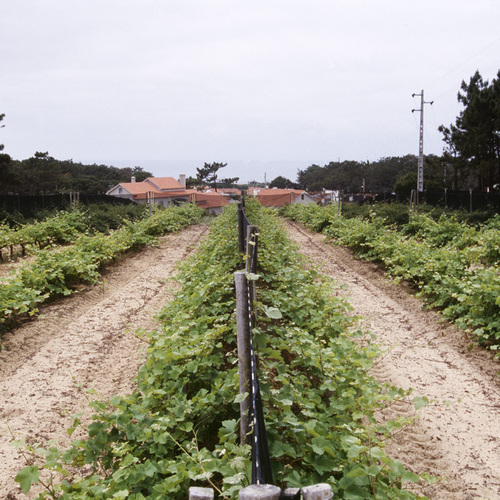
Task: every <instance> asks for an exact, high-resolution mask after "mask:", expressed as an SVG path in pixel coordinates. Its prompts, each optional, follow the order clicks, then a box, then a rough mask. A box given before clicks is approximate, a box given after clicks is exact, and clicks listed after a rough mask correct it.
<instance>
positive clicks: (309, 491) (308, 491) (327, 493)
mask: <svg viewBox="0 0 500 500" xmlns="http://www.w3.org/2000/svg"><path fill="white" fill-rule="evenodd" d="M302 498H303V499H304V500H331V499H332V498H333V492H332V488H331V486H330V485H329V484H326V483H320V484H315V485H313V486H306V487H305V488H302Z"/></svg>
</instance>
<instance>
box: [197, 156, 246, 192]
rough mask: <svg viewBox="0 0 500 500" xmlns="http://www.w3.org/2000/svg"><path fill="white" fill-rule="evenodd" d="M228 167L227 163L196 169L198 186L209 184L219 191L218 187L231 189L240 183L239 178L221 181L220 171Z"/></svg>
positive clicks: (210, 164) (206, 164) (207, 165)
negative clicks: (236, 183)
mask: <svg viewBox="0 0 500 500" xmlns="http://www.w3.org/2000/svg"><path fill="white" fill-rule="evenodd" d="M226 166H227V163H217V162H214V163H205V164H204V165H203V167H202V168H197V169H196V172H197V173H196V179H197V182H198V184H205V183H206V184H208V185H209V186H211V187H213V188H214V189H215V190H216V191H217V186H219V187H220V186H224V187H231V186H232V185H233V184H234V183H235V182H238V180H239V177H231V178H227V179H219V173H218V172H219V170H220V169H221V168H224V167H226Z"/></svg>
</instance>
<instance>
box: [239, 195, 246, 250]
mask: <svg viewBox="0 0 500 500" xmlns="http://www.w3.org/2000/svg"><path fill="white" fill-rule="evenodd" d="M243 217H244V213H243V205H242V204H241V203H238V247H239V251H240V253H245V233H244V230H243Z"/></svg>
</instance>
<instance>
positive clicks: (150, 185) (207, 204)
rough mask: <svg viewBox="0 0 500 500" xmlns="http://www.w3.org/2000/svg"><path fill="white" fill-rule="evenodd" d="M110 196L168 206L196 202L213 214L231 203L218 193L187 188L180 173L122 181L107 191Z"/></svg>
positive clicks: (184, 177)
mask: <svg viewBox="0 0 500 500" xmlns="http://www.w3.org/2000/svg"><path fill="white" fill-rule="evenodd" d="M106 194H107V195H109V196H116V197H118V198H127V199H129V200H131V201H133V202H135V203H148V202H149V201H150V200H151V201H152V202H153V203H154V204H155V205H161V206H164V207H167V206H169V205H178V204H179V203H189V202H194V203H196V204H197V205H199V206H200V207H202V208H206V209H207V210H208V211H209V212H210V213H212V214H218V213H221V212H222V207H224V206H226V205H228V204H229V200H228V199H227V198H226V197H225V196H222V195H221V194H218V193H200V192H199V191H196V189H186V176H185V175H180V176H179V180H176V179H174V178H173V177H148V178H147V179H146V180H144V181H142V182H136V181H135V178H134V177H132V181H131V182H120V183H119V184H117V185H116V186H114V187H112V188H111V189H110V190H109V191H108V192H107V193H106Z"/></svg>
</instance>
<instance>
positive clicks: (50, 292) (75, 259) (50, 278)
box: [0, 204, 203, 331]
mask: <svg viewBox="0 0 500 500" xmlns="http://www.w3.org/2000/svg"><path fill="white" fill-rule="evenodd" d="M202 213H203V210H202V209H199V208H197V207H195V206H193V205H190V204H189V205H187V204H186V205H183V206H181V207H173V208H169V209H164V210H157V211H155V213H154V215H153V216H152V217H148V218H145V219H143V220H142V221H140V222H137V223H126V224H125V225H123V226H122V227H121V228H120V229H118V230H116V231H113V232H111V233H110V234H109V235H105V234H97V235H95V236H89V235H85V234H80V235H79V236H78V237H77V238H76V239H75V240H74V245H72V246H69V247H63V248H61V249H59V251H57V252H54V251H52V250H51V249H49V248H47V249H43V250H40V251H39V252H38V253H37V255H36V258H35V260H34V261H33V262H30V263H27V264H25V265H24V266H22V267H21V268H20V269H19V271H18V272H17V273H16V275H14V276H12V277H11V278H10V279H8V278H7V279H3V280H2V281H3V282H2V283H1V287H0V331H1V329H2V328H6V327H7V326H8V325H9V324H10V323H11V322H12V321H13V320H14V319H15V318H16V317H18V316H19V315H22V314H29V315H33V314H34V313H36V312H37V308H38V307H39V305H40V304H42V303H43V302H45V301H47V300H48V299H49V298H51V297H54V296H60V295H69V294H71V293H72V291H73V285H75V284H76V283H81V282H88V283H96V282H97V281H98V280H99V277H100V273H101V270H102V268H103V267H104V266H105V265H106V264H107V263H109V262H111V261H113V260H115V259H117V258H118V257H119V256H120V255H122V254H123V253H125V252H127V251H129V250H131V249H134V248H138V247H140V246H143V245H145V244H151V243H154V241H155V236H158V235H161V234H164V233H167V232H174V231H178V230H180V229H182V228H183V227H185V226H187V225H189V224H192V223H194V222H196V221H197V220H198V219H199V218H200V217H201V214H202Z"/></svg>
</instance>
